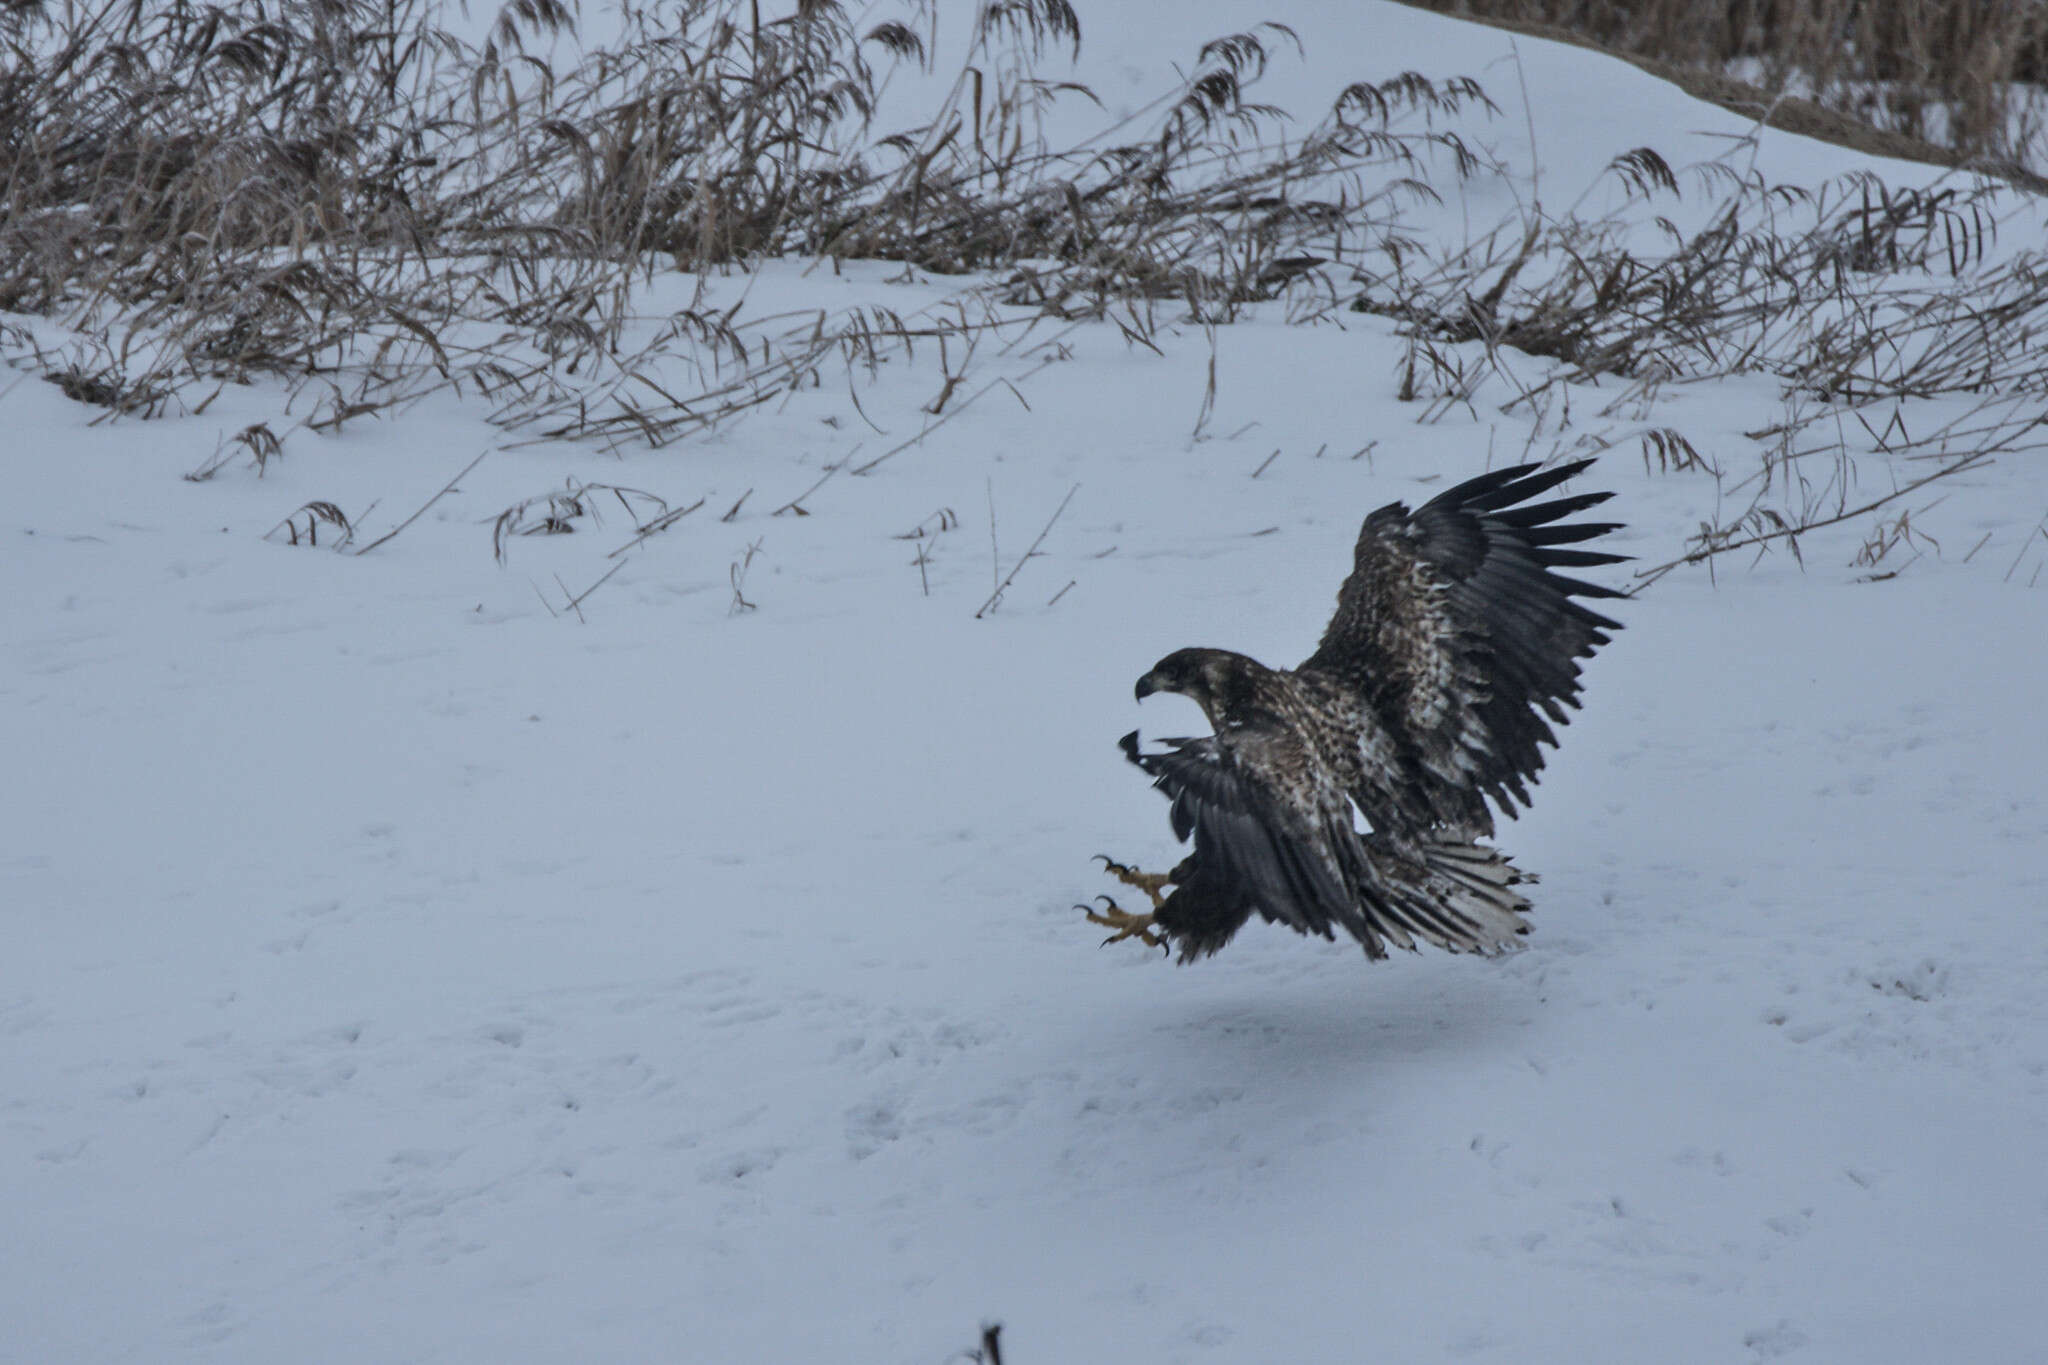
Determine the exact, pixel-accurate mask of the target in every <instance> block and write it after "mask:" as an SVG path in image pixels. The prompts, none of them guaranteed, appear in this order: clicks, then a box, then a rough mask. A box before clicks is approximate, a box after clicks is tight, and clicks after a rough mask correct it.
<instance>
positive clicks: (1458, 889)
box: [1386, 839, 1536, 956]
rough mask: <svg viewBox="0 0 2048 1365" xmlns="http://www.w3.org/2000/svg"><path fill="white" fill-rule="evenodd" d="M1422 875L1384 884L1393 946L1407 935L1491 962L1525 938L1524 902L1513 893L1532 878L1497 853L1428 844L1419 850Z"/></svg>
mask: <svg viewBox="0 0 2048 1365" xmlns="http://www.w3.org/2000/svg"><path fill="white" fill-rule="evenodd" d="M1422 870H1423V872H1424V875H1423V876H1421V877H1420V878H1416V877H1413V876H1412V875H1411V876H1410V877H1407V878H1401V879H1398V880H1396V879H1393V878H1389V879H1387V884H1388V887H1389V889H1390V891H1392V893H1393V894H1391V895H1389V896H1388V897H1387V906H1386V910H1387V912H1388V916H1389V918H1390V919H1391V920H1393V921H1394V922H1395V923H1396V924H1398V926H1399V928H1400V930H1401V931H1402V932H1400V933H1398V934H1397V933H1390V934H1389V935H1388V937H1390V938H1393V939H1394V940H1395V941H1396V942H1401V940H1402V939H1404V938H1407V937H1409V936H1411V935H1412V936H1413V937H1415V938H1421V939H1424V940H1426V941H1428V942H1430V943H1433V944H1435V945H1436V946H1437V947H1439V948H1442V949H1444V950H1445V951H1447V952H1453V953H1480V954H1484V955H1486V956H1492V955H1494V954H1497V953H1504V952H1509V951H1512V950H1513V949H1515V948H1516V947H1518V946H1519V945H1518V942H1517V940H1518V939H1520V937H1521V936H1522V935H1524V934H1526V933H1528V932H1529V922H1528V920H1526V919H1525V918H1523V916H1525V915H1526V914H1527V913H1528V911H1529V901H1528V898H1527V897H1525V896H1523V895H1522V894H1521V892H1519V891H1518V890H1516V889H1515V888H1516V887H1519V886H1521V885H1522V884H1524V883H1526V882H1533V881H1535V880H1536V878H1535V877H1534V876H1532V875H1530V874H1529V873H1526V872H1523V871H1522V870H1521V869H1520V868H1518V867H1516V866H1515V865H1514V864H1513V863H1512V862H1511V861H1510V860H1509V859H1508V856H1507V855H1506V854H1505V853H1502V852H1501V851H1500V850H1499V849H1495V848H1487V847H1484V846H1482V845H1479V844H1474V843H1471V842H1468V841H1464V840H1449V839H1437V840H1431V841H1429V842H1427V843H1425V844H1424V845H1423V847H1422ZM1390 927H1392V926H1390ZM1401 946H1403V947H1407V946H1409V945H1408V944H1407V943H1402V945H1401Z"/></svg>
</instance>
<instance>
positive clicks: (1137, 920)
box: [1074, 896, 1173, 957]
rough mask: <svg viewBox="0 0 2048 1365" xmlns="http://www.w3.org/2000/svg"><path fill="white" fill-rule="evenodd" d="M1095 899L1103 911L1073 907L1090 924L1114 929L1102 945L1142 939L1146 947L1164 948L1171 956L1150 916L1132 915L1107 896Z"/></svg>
mask: <svg viewBox="0 0 2048 1365" xmlns="http://www.w3.org/2000/svg"><path fill="white" fill-rule="evenodd" d="M1095 899H1097V900H1099V901H1101V902H1102V904H1103V913H1101V914H1099V915H1098V914H1096V913H1095V912H1094V911H1093V910H1090V909H1089V908H1088V907H1087V906H1085V905H1076V906H1075V907H1074V908H1075V909H1076V910H1079V911H1081V912H1082V913H1083V914H1085V915H1086V916H1087V917H1088V922H1089V923H1090V924H1100V925H1102V926H1103V927H1104V928H1106V929H1114V930H1116V932H1115V933H1113V934H1111V935H1110V936H1109V937H1108V938H1106V939H1104V940H1102V946H1103V947H1105V948H1107V947H1108V946H1109V945H1110V944H1112V943H1121V942H1123V941H1124V940H1125V939H1127V938H1135V939H1138V940H1140V941H1142V942H1143V943H1144V944H1145V946H1146V947H1148V948H1159V949H1162V950H1164V951H1165V952H1166V954H1167V955H1168V956H1169V957H1170V956H1172V954H1173V949H1172V947H1171V946H1170V945H1169V944H1168V943H1167V941H1166V939H1165V937H1164V936H1163V935H1161V934H1158V933H1155V932H1153V928H1152V916H1150V915H1134V914H1132V913H1131V912H1130V911H1128V910H1126V909H1124V908H1123V907H1122V906H1120V905H1118V904H1117V903H1116V901H1114V900H1113V899H1111V898H1110V897H1108V896H1097V897H1096V898H1095Z"/></svg>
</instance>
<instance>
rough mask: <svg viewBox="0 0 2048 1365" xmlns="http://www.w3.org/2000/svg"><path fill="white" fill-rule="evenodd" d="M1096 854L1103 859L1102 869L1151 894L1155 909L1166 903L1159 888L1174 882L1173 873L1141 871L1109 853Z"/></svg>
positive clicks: (1128, 884) (1124, 882)
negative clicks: (1119, 860)
mask: <svg viewBox="0 0 2048 1365" xmlns="http://www.w3.org/2000/svg"><path fill="white" fill-rule="evenodd" d="M1095 856H1096V857H1098V858H1100V859H1102V870H1103V871H1104V872H1107V873H1108V874H1109V875H1110V876H1112V877H1114V878H1116V879H1117V880H1118V881H1120V882H1122V883H1123V884H1124V885H1125V886H1135V887H1137V888H1138V889H1139V890H1140V891H1142V892H1144V893H1145V894H1146V895H1148V896H1150V897H1151V898H1152V908H1153V909H1154V910H1157V909H1158V908H1159V907H1160V906H1162V905H1164V904H1166V897H1164V896H1162V895H1160V894H1159V889H1160V888H1161V887H1164V886H1170V885H1172V884H1173V874H1172V873H1170V872H1140V871H1138V869H1137V868H1135V867H1132V866H1130V865H1129V864H1127V863H1120V862H1118V861H1117V860H1116V859H1114V858H1112V857H1110V856H1109V855H1108V854H1107V853H1098V854H1096V855H1095ZM1112 904H1114V902H1112Z"/></svg>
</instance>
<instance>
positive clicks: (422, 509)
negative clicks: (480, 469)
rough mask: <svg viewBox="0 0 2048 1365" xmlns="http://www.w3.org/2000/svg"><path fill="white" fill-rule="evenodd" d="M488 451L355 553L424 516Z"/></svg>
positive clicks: (361, 553) (380, 542) (377, 544)
mask: <svg viewBox="0 0 2048 1365" xmlns="http://www.w3.org/2000/svg"><path fill="white" fill-rule="evenodd" d="M490 453H491V452H490V450H485V451H484V452H483V453H482V454H479V455H478V456H477V457H476V458H475V459H474V460H471V461H470V462H469V463H468V464H466V465H464V466H463V467H462V473H461V474H457V475H456V476H455V477H454V478H452V479H450V480H448V482H447V483H446V484H444V485H443V486H442V488H441V491H440V492H438V493H436V494H434V496H433V497H431V498H428V499H427V500H426V501H425V502H423V503H421V504H420V510H419V511H417V512H415V513H413V514H412V515H411V516H409V517H407V518H406V519H405V520H404V521H401V522H399V523H398V525H396V526H394V527H392V528H391V529H390V530H389V531H386V532H385V533H384V534H383V535H381V536H378V537H377V538H376V539H375V540H373V541H371V542H370V543H369V544H368V545H365V546H364V547H363V548H362V549H360V550H357V551H356V553H357V554H359V555H366V554H368V553H370V551H372V550H374V549H376V548H377V547H378V546H379V545H382V544H383V543H384V542H385V541H387V540H389V539H391V538H392V537H393V536H395V535H397V534H398V533H399V532H400V531H403V530H404V529H405V528H406V527H408V526H410V525H412V524H413V523H414V522H416V521H418V520H419V519H420V518H421V517H423V516H425V515H426V512H427V509H428V508H429V507H432V506H433V505H434V504H435V503H437V502H439V501H440V500H441V499H443V498H445V497H447V496H448V494H449V493H451V492H453V491H454V489H455V485H456V484H458V483H461V482H462V477H463V475H464V474H467V473H469V471H470V470H472V469H475V468H476V467H477V466H478V465H480V464H482V463H483V462H484V456H485V455H488V454H490Z"/></svg>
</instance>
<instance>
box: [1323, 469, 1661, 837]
mask: <svg viewBox="0 0 2048 1365" xmlns="http://www.w3.org/2000/svg"><path fill="white" fill-rule="evenodd" d="M1591 463H1592V461H1591V460H1580V461H1577V462H1575V463H1572V464H1566V465H1560V466H1559V467H1558V468H1556V469H1552V470H1547V471H1539V470H1538V468H1537V466H1535V465H1533V464H1525V465H1517V466H1515V467H1513V468H1511V469H1501V470H1496V471H1494V472H1493V473H1491V474H1483V475H1481V476H1480V477H1478V478H1476V479H1471V480H1468V481H1467V482H1465V483H1461V484H1459V485H1458V486H1457V487H1455V488H1451V489H1448V490H1446V491H1445V492H1443V493H1441V494H1439V495H1438V496H1437V497H1435V498H1432V499H1431V500H1430V501H1428V502H1427V503H1424V504H1423V505H1422V506H1421V507H1420V508H1419V509H1417V510H1416V511H1413V512H1410V511H1409V510H1408V508H1407V507H1406V506H1404V505H1403V504H1401V503H1398V502H1397V503H1390V504H1388V505H1387V506H1385V507H1382V508H1380V509H1379V510H1378V511H1377V512H1374V513H1372V514H1371V515H1369V516H1368V517H1366V519H1365V525H1364V527H1363V528H1362V529H1361V530H1360V532H1359V535H1358V547H1357V550H1356V554H1355V561H1354V564H1353V568H1352V571H1351V576H1350V577H1349V578H1347V579H1345V580H1344V586H1343V587H1342V588H1340V589H1339V590H1338V593H1337V614H1336V615H1335V617H1333V618H1332V619H1331V621H1330V625H1329V628H1328V629H1327V630H1326V631H1324V632H1323V638H1322V642H1321V644H1320V645H1318V646H1317V648H1316V652H1315V653H1314V654H1313V655H1311V656H1310V657H1309V658H1308V659H1307V660H1306V661H1305V662H1304V663H1303V664H1302V666H1301V668H1300V669H1299V670H1297V672H1299V673H1301V674H1305V675H1308V676H1309V677H1310V678H1315V677H1318V676H1319V677H1321V678H1323V679H1327V680H1328V681H1330V682H1333V683H1335V684H1336V685H1337V687H1338V688H1339V689H1341V690H1342V691H1343V692H1344V693H1345V694H1347V695H1348V696H1349V697H1350V698H1351V699H1353V700H1354V702H1356V703H1358V704H1361V705H1362V706H1363V707H1364V708H1365V710H1366V711H1367V712H1369V713H1370V715H1369V718H1368V719H1369V721H1371V722H1376V725H1374V726H1373V727H1372V728H1374V729H1376V730H1378V731H1381V732H1383V735H1384V742H1382V743H1378V744H1376V745H1375V746H1374V747H1375V748H1376V749H1377V750H1379V751H1382V752H1383V751H1384V750H1386V749H1388V748H1389V747H1390V748H1391V750H1392V752H1393V753H1394V754H1395V755H1397V756H1398V758H1397V766H1396V768H1395V769H1393V770H1386V769H1387V765H1386V764H1385V762H1384V760H1383V758H1382V752H1373V753H1369V754H1368V755H1367V762H1366V774H1367V775H1366V782H1365V784H1364V785H1363V786H1362V788H1361V789H1360V790H1359V792H1358V793H1357V795H1358V796H1359V798H1360V804H1361V805H1362V806H1363V807H1364V808H1365V812H1366V815H1367V818H1368V819H1370V820H1372V821H1373V823H1374V827H1375V828H1383V829H1390V830H1391V831H1393V832H1396V833H1404V834H1408V835H1420V834H1421V833H1423V832H1424V830H1426V829H1428V828H1430V827H1432V826H1443V827H1448V828H1449V829H1451V830H1454V831H1458V832H1461V833H1465V834H1486V833H1491V832H1492V829H1493V819H1492V816H1491V814H1490V813H1489V812H1488V810H1487V807H1486V798H1491V799H1492V800H1493V801H1494V803H1495V804H1496V805H1498V806H1499V807H1500V809H1501V810H1502V811H1504V812H1505V813H1507V814H1509V815H1513V814H1514V813H1515V803H1516V802H1520V803H1521V804H1522V805H1525V806H1526V805H1527V804H1528V803H1529V793H1528V787H1527V785H1526V784H1528V783H1529V782H1532V781H1534V780H1535V777H1536V774H1537V772H1538V771H1539V770H1541V768H1542V767H1543V755H1542V753H1541V751H1540V750H1539V749H1538V748H1537V745H1538V744H1539V743H1543V744H1551V745H1555V744H1556V743H1557V737H1556V736H1555V735H1554V734H1553V733H1552V731H1551V729H1550V722H1555V723H1557V724H1559V725H1562V724H1564V723H1565V722H1566V718H1567V717H1566V712H1565V708H1566V707H1568V706H1570V707H1576V706H1577V705H1578V695H1579V662H1578V661H1579V660H1581V659H1585V658H1588V657H1590V656H1591V655H1592V653H1593V651H1594V650H1596V649H1597V648H1599V647H1600V646H1601V645H1603V644H1605V643H1607V639H1608V636H1607V634H1606V632H1608V631H1611V630H1619V629H1620V628H1621V627H1620V624H1619V623H1618V622H1615V621H1612V620H1609V619H1608V618H1607V617H1605V616H1602V615H1600V614H1598V613H1597V612H1593V611H1590V610H1588V609H1587V608H1586V607H1584V606H1581V605H1580V604H1579V603H1578V602H1575V601H1573V600H1572V599H1573V598H1577V597H1620V596H1622V595H1623V594H1621V593H1618V592H1616V591H1614V590H1613V589H1611V588H1603V587H1600V586H1598V585H1597V584H1593V583H1585V582H1581V581H1579V580H1578V579H1575V578H1568V577H1565V576H1564V575H1562V574H1560V573H1557V572H1555V570H1557V569H1567V568H1578V567H1582V566H1585V565H1593V564H1612V563H1616V562H1618V561H1620V560H1623V559H1625V558H1627V556H1625V555H1612V554H1605V553H1602V552H1600V551H1595V550H1577V549H1570V548H1565V547H1568V546H1571V545H1573V544H1576V543H1578V542H1581V541H1587V540H1592V539H1595V538H1596V537H1599V536H1602V535H1605V534H1606V533H1607V532H1609V531H1613V530H1617V529H1619V527H1618V525H1617V524H1615V523H1611V522H1567V521H1566V520H1565V518H1567V517H1570V516H1572V515H1573V514H1574V513H1577V512H1582V511H1584V510H1585V509H1587V508H1589V507H1593V506H1595V505H1597V504H1599V503H1602V502H1605V501H1606V500H1607V499H1608V498H1609V497H1612V496H1613V495H1612V494H1610V493H1588V494H1585V495H1582V496H1578V497H1567V498H1558V499H1555V500H1553V501H1550V502H1539V503H1534V504H1531V503H1529V502H1528V499H1530V498H1532V497H1535V496H1536V495H1537V494H1540V493H1543V492H1546V491H1548V490H1549V489H1551V488H1554V487H1556V486H1557V485H1558V484H1560V483H1563V482H1564V481H1565V480H1566V479H1569V478H1571V477H1572V476H1573V475H1574V474H1577V473H1579V472H1580V471H1582V470H1584V469H1585V468H1586V466H1588V465H1589V464H1591ZM1379 738H1380V737H1379V736H1374V737H1373V739H1374V740H1378V739H1379Z"/></svg>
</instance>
